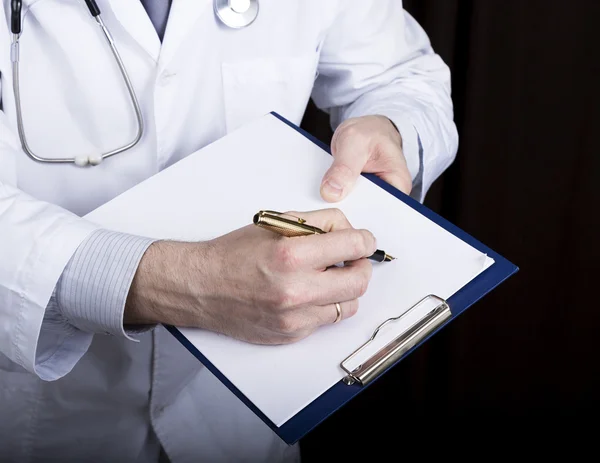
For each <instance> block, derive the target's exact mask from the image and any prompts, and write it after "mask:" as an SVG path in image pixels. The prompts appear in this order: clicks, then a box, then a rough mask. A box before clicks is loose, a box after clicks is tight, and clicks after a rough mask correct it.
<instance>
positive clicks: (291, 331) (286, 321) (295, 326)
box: [273, 314, 305, 339]
mask: <svg viewBox="0 0 600 463" xmlns="http://www.w3.org/2000/svg"><path fill="white" fill-rule="evenodd" d="M273 328H274V330H275V331H276V332H278V333H280V334H283V335H285V336H286V337H290V338H292V339H293V338H295V337H297V336H298V335H299V334H300V333H302V332H303V331H304V329H305V326H304V323H303V322H302V320H300V319H299V318H298V317H297V316H294V315H291V314H282V315H281V316H279V317H277V318H275V320H274V326H273Z"/></svg>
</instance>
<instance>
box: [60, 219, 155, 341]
mask: <svg viewBox="0 0 600 463" xmlns="http://www.w3.org/2000/svg"><path fill="white" fill-rule="evenodd" d="M154 241H155V240H153V239H150V238H145V237H141V236H134V235H129V234H126V233H119V232H114V231H109V230H96V231H94V232H93V233H92V234H90V236H88V238H87V239H86V240H85V241H83V242H82V243H81V245H80V246H79V247H78V249H77V251H76V252H75V254H74V255H73V257H72V258H71V260H70V261H69V263H68V264H67V266H66V267H65V269H64V271H63V273H62V275H61V277H60V279H59V281H58V284H57V286H56V300H57V303H58V308H59V310H60V313H61V314H62V316H63V317H64V318H65V319H66V320H67V321H68V322H69V323H70V324H71V325H73V326H75V327H76V328H78V329H79V330H81V331H84V332H88V333H102V334H109V335H114V336H121V337H126V338H129V339H131V340H134V339H133V338H131V337H130V336H129V335H130V334H133V333H135V332H140V331H144V328H146V329H148V328H152V327H139V328H138V329H131V330H127V331H126V330H125V328H124V325H123V315H124V311H125V303H126V301H127V295H128V293H129V288H130V287H131V282H132V281H133V277H134V275H135V272H136V270H137V268H138V265H139V263H140V260H141V259H142V256H143V255H144V253H145V252H146V249H148V246H150V245H151V244H152V243H153V242H154Z"/></svg>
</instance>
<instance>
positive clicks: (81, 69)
mask: <svg viewBox="0 0 600 463" xmlns="http://www.w3.org/2000/svg"><path fill="white" fill-rule="evenodd" d="M9 4H10V0H2V1H1V2H0V95H1V103H2V105H1V108H2V111H0V460H2V461H19V462H26V461H44V458H50V457H55V458H57V459H58V460H60V461H74V460H77V461H85V460H86V458H84V457H85V456H87V458H88V459H89V460H90V461H111V462H120V461H128V462H133V461H144V462H147V461H156V459H157V457H158V449H159V445H162V446H163V447H164V449H165V451H166V452H167V453H168V455H169V457H170V459H171V460H172V461H173V462H174V463H178V462H185V461H210V462H216V461H236V462H239V461H293V460H294V459H296V458H297V457H298V448H297V447H287V446H286V445H285V444H283V443H282V442H281V441H280V440H279V439H278V438H277V437H276V436H275V435H274V434H273V433H272V432H271V431H270V429H269V428H268V427H267V426H266V425H264V424H263V423H262V422H261V421H260V420H259V419H258V418H256V417H255V416H254V415H253V414H252V413H251V412H250V411H249V410H248V409H247V408H246V407H245V406H243V405H242V404H241V402H239V401H238V400H237V398H235V397H234V396H233V395H232V394H231V393H230V392H229V391H228V390H227V389H226V388H224V387H223V386H221V385H220V383H218V381H216V380H215V379H214V377H212V375H210V373H208V371H207V370H206V369H204V368H202V367H201V366H200V365H199V363H198V362H197V361H196V360H195V359H194V358H193V357H192V356H191V355H190V354H189V353H188V352H187V351H186V350H185V349H183V348H182V347H181V346H180V345H179V344H178V343H177V342H176V341H175V340H174V339H173V338H172V337H171V336H170V335H169V334H168V333H167V332H166V331H164V330H163V329H161V328H157V329H156V330H154V331H152V332H148V333H146V334H143V335H141V336H139V342H137V343H136V342H132V341H129V340H124V339H117V338H116V337H108V336H105V335H102V334H96V335H95V336H94V340H93V342H92V343H91V346H89V348H88V346H87V345H85V343H83V344H82V345H81V346H80V348H81V350H82V352H85V354H84V355H82V356H81V358H80V359H79V361H72V363H73V364H74V367H73V369H72V371H70V372H68V371H65V372H64V373H65V374H64V376H63V377H62V378H60V379H58V380H57V381H42V380H41V379H40V378H39V377H38V375H37V373H36V371H37V370H36V367H35V362H36V360H35V359H36V346H37V345H38V338H39V336H40V327H41V324H42V319H43V315H44V311H45V307H46V305H47V303H48V300H49V298H50V296H51V294H52V291H53V288H54V286H55V284H56V282H57V280H58V278H59V276H60V274H61V272H62V270H63V267H64V266H65V264H66V262H68V260H69V259H70V257H71V256H72V254H73V253H74V251H75V249H76V248H77V246H78V245H79V244H80V243H81V241H82V240H83V239H85V237H86V236H87V235H88V234H89V233H90V232H91V231H92V230H94V229H95V228H97V225H95V224H93V223H90V222H87V221H86V220H84V219H81V218H80V216H82V215H84V214H85V213H87V212H89V211H91V210H92V209H94V208H96V207H97V206H99V205H101V204H103V203H104V202H106V201H108V200H110V199H111V198H113V197H115V196H116V195H118V194H120V193H121V192H123V191H125V190H127V189H128V188H130V187H132V186H134V185H135V184H137V183H138V182H140V181H142V180H144V179H146V178H148V177H150V176H151V175H153V174H155V173H156V172H158V171H160V170H161V169H164V168H165V167H167V166H169V165H171V164H173V163H174V162H177V161H178V160H180V159H182V158H183V157H185V156H186V155H188V154H190V153H192V152H194V151H196V150H198V149H199V148H201V147H203V146H205V145H207V144H208V143H211V142H213V141H214V140H216V139H217V138H219V137H221V136H223V135H225V134H226V133H227V132H229V131H231V130H233V129H235V128H236V127H238V126H240V125H241V124H243V123H245V122H247V121H249V120H251V119H252V118H254V117H256V116H261V115H263V114H265V113H267V112H269V111H271V110H275V111H278V112H279V113H281V114H282V115H283V116H285V117H287V118H288V119H290V120H292V121H293V122H295V123H300V120H301V118H302V115H303V112H304V110H305V107H306V104H307V102H308V100H309V98H310V97H311V94H312V97H313V98H314V100H315V102H316V103H317V104H318V105H319V106H320V107H322V108H325V109H327V108H330V109H329V111H330V113H331V116H332V123H333V125H334V126H336V125H337V124H338V123H339V122H340V121H341V120H344V119H346V118H349V117H353V116H360V115H365V114H385V115H388V116H389V117H391V118H392V119H393V120H394V122H395V123H396V124H397V125H398V127H399V129H400V131H401V133H402V136H403V139H404V150H405V153H406V157H407V160H408V164H409V168H410V170H411V173H412V174H413V177H416V176H417V172H418V171H419V155H418V153H419V149H418V145H419V144H418V139H417V134H418V135H419V137H420V141H421V143H422V147H423V164H422V166H421V167H422V176H423V180H422V183H423V188H422V190H423V193H424V192H426V191H427V189H428V188H429V186H430V185H431V183H432V182H433V180H435V178H437V177H438V176H439V174H440V173H441V172H442V171H443V170H444V169H445V168H446V167H447V166H448V165H449V164H450V163H451V162H452V159H453V156H454V154H455V152H456V146H457V136H456V129H455V126H454V124H453V122H452V106H451V103H450V100H449V75H448V69H447V67H446V66H445V65H444V63H443V62H442V61H441V60H440V59H439V57H438V56H437V55H435V54H433V52H432V50H431V49H430V47H429V43H428V39H427V37H426V35H425V34H424V32H423V31H422V30H421V29H420V28H419V26H418V25H416V24H415V22H414V21H413V20H412V18H410V16H408V15H406V14H405V13H404V12H403V10H402V5H401V2H400V1H399V0H376V1H366V0H344V1H334V0H328V1H323V0H261V1H260V14H259V17H258V19H257V20H256V22H255V23H254V24H252V25H251V26H250V27H249V28H247V29H243V30H232V29H228V28H226V27H224V26H222V25H221V24H220V23H219V22H218V21H217V20H216V19H215V15H214V13H213V9H212V2H211V1H209V0H175V1H174V2H173V6H172V11H171V15H170V19H169V24H168V26H167V30H166V35H165V37H164V42H163V44H162V47H161V43H160V41H159V39H158V37H157V35H156V33H155V30H154V28H153V26H152V24H151V22H150V20H149V19H148V17H147V15H146V13H145V11H144V9H143V7H142V5H141V3H140V2H139V0H99V1H98V4H99V6H100V8H101V10H102V12H103V18H104V21H105V23H106V24H107V26H108V27H109V29H110V30H111V32H112V35H113V36H114V38H115V41H116V43H117V46H118V48H119V51H120V53H121V56H122V58H123V60H124V62H125V65H126V67H127V69H128V71H129V73H130V76H131V79H132V82H133V85H134V87H135V90H136V92H137V95H138V98H139V101H140V104H141V108H142V112H143V116H144V120H145V124H146V130H145V133H144V136H143V138H142V140H141V142H140V143H139V145H138V146H136V147H135V148H134V149H132V150H131V151H128V152H125V153H123V154H120V155H117V156H116V157H113V158H110V159H108V160H107V161H105V162H104V163H102V165H100V166H98V167H94V168H84V169H82V168H78V167H76V166H73V165H47V164H39V163H35V162H33V161H32V160H30V159H29V158H28V157H27V156H26V155H25V153H24V152H23V151H21V148H20V143H19V138H18V135H17V123H16V115H15V101H14V97H13V91H12V76H11V62H10V33H9V28H8V24H9V15H10V12H9ZM23 10H24V14H25V19H24V32H23V35H22V39H21V53H20V57H21V92H22V104H23V114H24V124H25V130H26V133H27V138H28V141H29V144H30V146H31V148H32V149H33V151H34V152H36V153H39V154H40V155H42V156H45V157H65V156H69V157H70V156H76V155H78V154H93V153H98V152H101V151H104V150H109V149H112V148H114V147H116V146H119V145H121V144H123V143H125V142H127V141H129V140H130V139H131V138H132V136H133V134H134V130H135V125H134V122H135V118H134V116H133V113H132V108H131V105H130V103H129V100H128V95H127V93H126V90H125V87H124V86H123V83H122V80H121V77H120V75H119V72H118V68H117V67H116V64H115V62H114V61H113V58H112V55H111V53H110V50H109V49H108V48H107V47H106V44H105V43H104V42H103V37H102V36H101V34H100V33H99V32H100V31H99V30H98V27H97V26H96V23H95V22H94V20H93V19H92V18H91V17H90V16H89V13H88V11H87V9H86V8H85V6H84V3H83V1H76V0H25V1H24V7H23ZM235 168H236V167H235V166H231V169H235ZM218 175H220V176H222V177H223V178H224V180H226V178H227V172H219V173H218ZM203 200H205V198H198V201H203ZM37 354H38V355H44V353H43V352H38V353H37ZM63 354H64V352H63ZM63 354H60V355H63ZM75 357H77V355H75ZM77 358H78V357H77ZM67 363H68V361H67ZM69 369H70V367H69V368H68V369H67V370H69ZM159 442H160V444H159ZM71 459H72V460H71Z"/></svg>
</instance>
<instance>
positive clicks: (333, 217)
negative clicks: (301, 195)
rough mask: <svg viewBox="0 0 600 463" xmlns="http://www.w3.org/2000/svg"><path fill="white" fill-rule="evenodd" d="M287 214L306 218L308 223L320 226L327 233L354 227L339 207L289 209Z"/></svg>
mask: <svg viewBox="0 0 600 463" xmlns="http://www.w3.org/2000/svg"><path fill="white" fill-rule="evenodd" d="M285 214H286V215H291V216H294V217H299V218H301V219H304V220H306V223H307V224H309V225H312V226H314V227H318V228H320V229H321V230H323V231H324V232H327V233H328V232H331V231H334V230H344V229H346V228H352V225H351V224H350V222H349V221H348V218H347V217H346V215H345V214H344V213H343V212H342V211H341V210H339V209H337V208H330V209H320V210H316V211H305V212H298V211H288V212H286V213H285Z"/></svg>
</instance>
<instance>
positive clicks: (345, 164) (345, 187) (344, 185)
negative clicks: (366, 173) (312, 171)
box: [321, 140, 369, 202]
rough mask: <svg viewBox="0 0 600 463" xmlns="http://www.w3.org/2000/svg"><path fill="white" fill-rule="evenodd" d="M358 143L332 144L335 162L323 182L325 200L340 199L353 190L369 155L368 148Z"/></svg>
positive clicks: (322, 194)
mask: <svg viewBox="0 0 600 463" xmlns="http://www.w3.org/2000/svg"><path fill="white" fill-rule="evenodd" d="M340 141H341V140H340ZM357 145H358V144H356V143H354V144H350V143H344V142H343V141H341V143H335V144H332V150H331V151H332V155H333V164H332V165H331V167H330V168H329V169H328V170H327V172H325V175H324V176H323V181H322V182H321V196H322V198H323V199H324V200H325V201H328V202H336V201H340V200H342V199H344V198H345V197H346V196H347V195H348V193H350V191H351V190H352V187H353V186H354V183H355V182H356V179H357V178H358V176H359V175H360V174H361V172H362V170H363V167H364V166H365V164H366V162H367V160H368V156H369V153H368V150H367V149H360V148H359V147H358V146H357Z"/></svg>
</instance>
